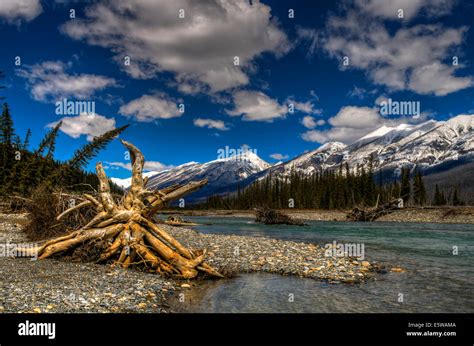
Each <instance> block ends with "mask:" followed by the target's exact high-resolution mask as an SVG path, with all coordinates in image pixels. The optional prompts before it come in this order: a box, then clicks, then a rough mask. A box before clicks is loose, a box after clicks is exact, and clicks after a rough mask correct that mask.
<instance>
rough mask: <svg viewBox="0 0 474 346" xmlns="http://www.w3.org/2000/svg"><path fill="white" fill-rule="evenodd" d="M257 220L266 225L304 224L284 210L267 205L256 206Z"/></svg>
mask: <svg viewBox="0 0 474 346" xmlns="http://www.w3.org/2000/svg"><path fill="white" fill-rule="evenodd" d="M254 211H255V222H261V223H264V224H266V225H294V226H304V225H305V224H304V223H303V222H301V221H299V220H294V219H292V218H291V217H289V216H288V215H286V214H283V213H282V212H280V211H278V210H274V209H270V208H266V207H260V208H254Z"/></svg>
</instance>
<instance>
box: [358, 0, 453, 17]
mask: <svg viewBox="0 0 474 346" xmlns="http://www.w3.org/2000/svg"><path fill="white" fill-rule="evenodd" d="M355 3H356V5H357V6H358V7H359V8H360V9H361V11H363V12H364V13H365V14H366V15H369V16H371V17H381V18H384V19H391V20H399V18H398V10H400V9H401V10H403V17H404V19H406V20H410V19H412V18H414V17H415V16H416V15H417V14H419V13H420V12H423V13H424V14H426V15H428V16H432V17H437V16H440V15H444V14H447V13H449V11H450V10H451V7H452V5H453V1H451V0H429V1H428V0H356V2H355Z"/></svg>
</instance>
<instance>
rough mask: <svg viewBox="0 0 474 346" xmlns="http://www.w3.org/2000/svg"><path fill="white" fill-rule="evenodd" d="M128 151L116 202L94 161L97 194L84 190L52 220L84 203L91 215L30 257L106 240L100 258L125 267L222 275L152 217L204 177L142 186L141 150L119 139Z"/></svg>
mask: <svg viewBox="0 0 474 346" xmlns="http://www.w3.org/2000/svg"><path fill="white" fill-rule="evenodd" d="M122 144H123V145H124V146H125V147H126V148H127V149H128V150H129V151H130V156H131V159H132V185H131V187H130V189H129V191H128V192H127V194H126V195H125V196H124V198H123V199H122V200H121V201H120V202H117V201H116V200H114V198H113V197H112V195H111V191H110V186H109V181H108V179H107V176H106V175H105V172H104V169H103V167H102V164H101V163H100V162H99V163H97V165H96V172H97V176H98V178H99V181H100V185H99V191H98V195H97V196H96V197H95V196H92V195H89V194H84V195H83V196H82V197H83V199H84V201H83V202H81V203H79V204H77V205H75V206H73V207H72V208H69V209H67V210H66V211H64V212H63V213H61V214H60V215H59V216H58V217H57V220H58V221H59V220H61V219H62V218H64V217H65V216H66V215H68V214H70V213H71V212H74V211H76V210H79V209H81V208H83V207H86V206H89V207H92V208H93V209H94V211H95V216H94V217H93V218H92V220H91V221H90V222H88V223H87V224H86V225H84V226H83V227H82V228H81V229H79V230H77V231H74V232H72V233H70V234H68V235H65V236H61V237H58V238H54V239H51V240H48V241H46V242H44V243H43V244H41V245H39V246H38V247H37V248H35V249H26V252H28V251H31V252H32V254H31V255H32V256H34V255H37V256H38V258H39V259H45V258H48V257H51V256H53V255H58V254H63V253H65V252H66V251H68V250H70V249H72V248H75V247H77V246H80V245H82V244H84V243H86V242H87V243H89V244H90V243H93V242H94V241H98V240H102V241H106V242H107V244H108V247H107V248H106V249H105V250H104V251H103V252H102V253H101V256H100V259H99V261H111V260H112V261H113V262H114V263H115V264H118V265H121V266H122V267H124V268H127V267H129V266H130V265H144V266H146V267H148V268H151V269H153V270H154V271H156V272H158V273H163V274H169V275H173V276H177V277H181V278H185V279H191V278H194V277H196V276H197V275H198V273H199V272H202V273H207V274H209V275H211V276H216V277H223V276H222V275H221V274H220V273H218V272H217V271H216V270H215V269H213V268H212V267H211V266H209V265H208V264H206V263H205V262H204V258H205V255H206V251H205V250H204V251H198V250H196V251H195V250H191V249H187V248H186V247H184V246H183V245H182V244H180V243H179V242H178V241H177V240H176V239H175V238H173V237H172V236H171V235H170V234H168V233H167V232H166V231H165V230H164V229H162V228H161V227H159V226H158V225H157V224H156V223H154V222H153V216H154V215H155V214H156V213H157V212H158V210H159V209H161V208H163V207H164V206H165V204H166V203H167V202H170V201H172V200H175V199H178V198H181V197H182V196H184V195H186V194H188V193H190V192H192V191H194V190H196V189H199V188H200V187H202V186H203V185H205V184H206V183H207V180H201V181H196V182H190V183H188V184H185V185H173V186H169V187H166V188H164V189H162V190H158V191H150V190H147V189H146V187H145V186H146V179H144V178H143V176H142V170H143V165H144V163H145V160H144V157H143V154H142V153H141V151H140V150H139V149H138V148H136V147H135V146H134V145H133V144H131V143H128V142H125V141H122Z"/></svg>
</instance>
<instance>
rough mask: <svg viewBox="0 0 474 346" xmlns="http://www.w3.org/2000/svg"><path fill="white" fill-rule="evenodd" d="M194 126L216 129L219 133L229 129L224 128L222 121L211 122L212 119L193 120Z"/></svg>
mask: <svg viewBox="0 0 474 346" xmlns="http://www.w3.org/2000/svg"><path fill="white" fill-rule="evenodd" d="M194 125H196V126H197V127H207V128H209V129H216V130H221V131H226V130H228V129H229V128H228V127H226V126H225V123H224V122H223V121H222V120H213V119H202V118H197V119H194Z"/></svg>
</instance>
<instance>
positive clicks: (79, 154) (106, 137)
mask: <svg viewBox="0 0 474 346" xmlns="http://www.w3.org/2000/svg"><path fill="white" fill-rule="evenodd" d="M127 127H128V125H125V126H122V127H119V128H116V129H113V130H110V131H107V132H106V133H104V134H102V135H100V136H98V137H95V138H94V139H93V140H92V142H90V143H88V144H86V145H84V146H83V147H82V148H80V149H78V150H76V152H75V153H74V155H73V156H72V158H71V159H70V160H69V161H68V162H67V165H68V166H69V167H71V168H76V169H79V168H83V167H84V166H85V165H87V164H88V163H89V161H90V160H92V159H93V158H94V157H95V156H97V154H98V153H99V151H101V150H102V149H104V148H105V147H106V146H107V144H109V143H110V142H111V141H112V140H113V139H114V138H115V137H117V136H118V135H119V134H121V133H122V132H123V131H124V130H125V129H126V128H127Z"/></svg>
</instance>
